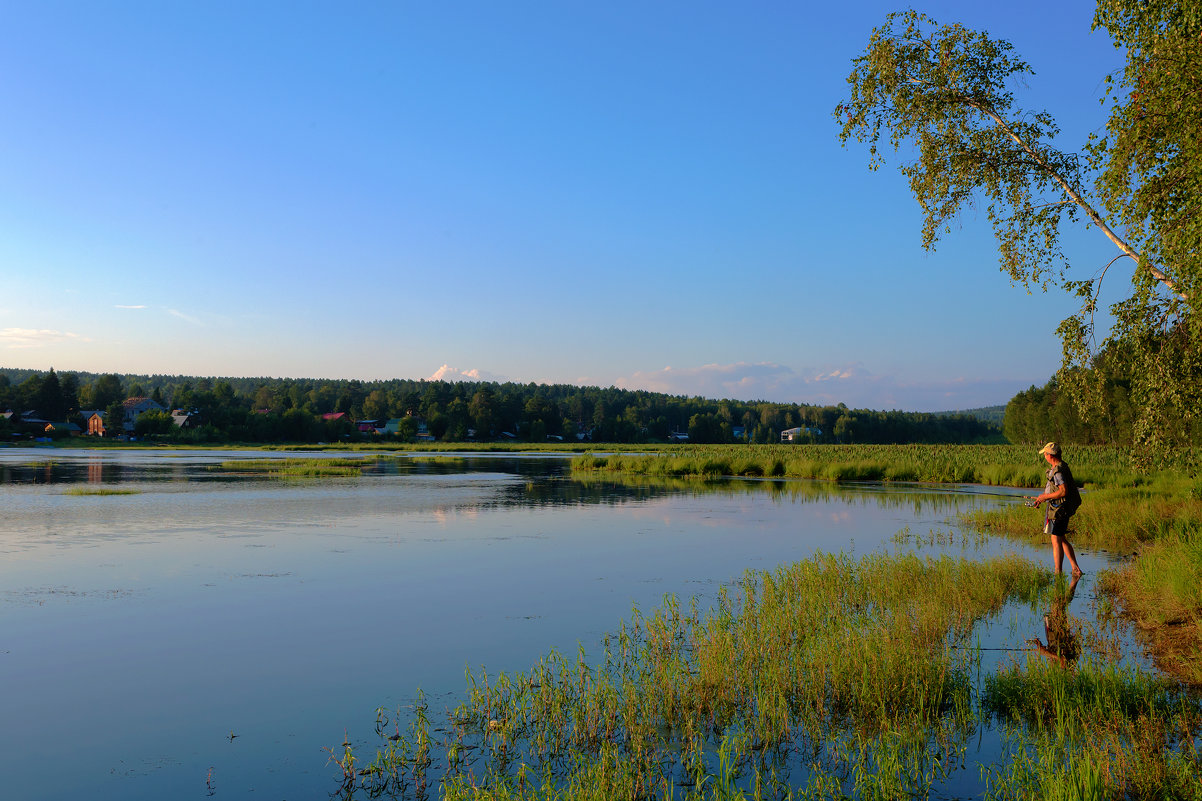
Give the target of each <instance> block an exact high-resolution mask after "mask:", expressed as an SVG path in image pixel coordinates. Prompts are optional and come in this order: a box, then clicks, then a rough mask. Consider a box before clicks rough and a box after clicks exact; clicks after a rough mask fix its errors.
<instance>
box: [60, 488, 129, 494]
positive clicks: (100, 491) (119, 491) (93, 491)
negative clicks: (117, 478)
mask: <svg viewBox="0 0 1202 801" xmlns="http://www.w3.org/2000/svg"><path fill="white" fill-rule="evenodd" d="M141 492H142V491H141V490H135V489H112V488H111V487H71V488H70V489H67V490H64V491H63V494H64V495H98V496H107V495H140V494H141Z"/></svg>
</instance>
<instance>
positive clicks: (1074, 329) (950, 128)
mask: <svg viewBox="0 0 1202 801" xmlns="http://www.w3.org/2000/svg"><path fill="white" fill-rule="evenodd" d="M1197 5H1198V3H1197V0H1188V1H1187V2H1180V3H1174V2H1164V3H1156V2H1142V1H1141V0H1102V2H1101V3H1099V7H1098V11H1097V16H1096V19H1095V27H1103V28H1105V29H1107V30H1108V31H1109V32H1110V33H1111V35H1112V38H1113V39H1114V42H1115V45H1116V47H1121V48H1124V49H1125V53H1126V58H1127V64H1126V68H1125V69H1124V70H1123V71H1122V73H1121V74H1119V75H1117V76H1107V77H1106V85H1107V87H1108V89H1107V98H1106V99H1108V100H1109V101H1110V104H1111V116H1110V119H1109V123H1108V124H1107V126H1106V134H1105V135H1104V136H1095V137H1092V138H1091V139H1090V140H1089V141H1087V142H1085V143H1083V145H1082V147H1081V148H1080V149H1079V151H1065V150H1061V149H1059V148H1058V147H1057V146H1056V145H1055V144H1054V140H1055V138H1056V136H1057V134H1058V133H1059V129H1058V127H1057V125H1056V122H1055V120H1054V118H1053V117H1052V115H1050V114H1049V113H1047V112H1046V111H1035V110H1029V109H1024V108H1022V107H1020V106H1018V105H1016V103H1015V98H1014V94H1013V91H1012V87H1014V86H1016V85H1018V84H1020V83H1021V80H1022V78H1023V77H1024V76H1026V75H1029V74H1033V70H1032V69H1031V67H1030V65H1029V64H1028V63H1027V62H1025V61H1023V60H1022V59H1021V58H1019V57H1018V55H1017V54H1016V53H1015V52H1014V48H1013V46H1012V45H1011V44H1010V43H1009V42H1006V41H1004V40H1000V39H994V38H991V37H990V36H989V35H988V34H987V33H984V32H979V31H973V30H970V29H968V28H965V27H963V26H961V25H956V24H952V25H939V24H938V23H936V22H935V21H934V20H932V19H930V18H929V17H927V16H925V15H923V14H920V13H918V12H915V11H908V12H904V13H897V14H891V15H889V16H888V17H887V18H886V19H885V23H884V24H883V25H882V26H881V27H879V28H877V29H876V30H874V31H873V32H872V35H871V37H870V39H869V43H868V48H867V49H866V50H865V52H864V54H863V55H861V56H859V57H858V58H856V59H854V60H853V62H852V63H853V70H852V73H851V74H850V75H849V76H848V79H847V80H848V85H849V87H850V94H849V96H848V98H847V99H846V100H845V101H844V102H842V103H840V104H839V105H838V106H837V107H836V109H835V117H836V119H837V120H838V122H839V124H840V125H841V126H842V130H841V132H840V139H841V140H842V141H843V142H844V144H846V143H847V142H848V141H849V140H855V141H857V142H860V143H863V144H866V145H867V146H868V154H869V166H870V168H871V169H874V170H875V169H878V168H879V167H880V166H882V165H883V164H884V163H885V157H886V155H893V154H903V155H904V156H906V157H907V158H908V159H909V160H908V161H904V162H903V163H902V164H901V166H900V171H901V173H902V174H903V175H904V176H905V177H906V179H907V180H908V181H909V184H910V189H911V190H912V191H913V193H914V196H915V198H916V199H917V201H918V203H919V205H920V207H921V208H922V211H923V225H922V230H921V241H922V245H923V247H925V248H927V249H933V248H934V247H935V245H936V243H937V242H938V240H939V238H940V236H942V235H943V234H945V233H947V232H949V231H950V225H951V222H952V220H953V219H954V218H955V217H956V216H957V214H958V213H959V212H960V210H961V209H962V208H963V207H964V206H966V205H975V204H979V205H981V206H983V207H984V210H985V213H986V216H987V217H988V220H989V222H990V224H991V225H992V227H993V231H994V234H995V236H996V238H997V242H998V256H999V261H1000V264H1001V269H1002V271H1003V272H1004V273H1006V274H1007V275H1008V276H1009V277H1010V278H1011V280H1013V281H1014V282H1016V283H1018V284H1020V285H1023V286H1025V287H1026V288H1027V289H1028V290H1030V289H1040V290H1044V291H1046V290H1048V289H1049V288H1056V289H1059V290H1063V291H1065V292H1068V293H1070V294H1072V295H1074V296H1076V297H1078V298H1079V299H1080V304H1081V305H1080V308H1079V311H1078V312H1077V313H1076V314H1074V315H1072V316H1070V317H1069V318H1067V319H1065V320H1063V321H1062V322H1061V323H1060V325H1059V327H1058V328H1057V332H1058V334H1059V335H1060V337H1061V340H1062V342H1063V348H1064V351H1063V352H1064V357H1063V362H1062V366H1061V371H1060V375H1059V379H1060V382H1061V384H1062V385H1063V386H1064V387H1065V388H1066V389H1068V390H1069V391H1070V392H1072V394H1073V395H1074V397H1075V398H1076V400H1077V402H1078V404H1079V406H1080V407H1081V411H1082V414H1083V415H1085V416H1089V415H1090V414H1093V413H1096V412H1097V411H1098V405H1099V398H1100V397H1101V394H1102V393H1101V392H1100V390H1099V387H1098V385H1097V382H1098V381H1100V380H1101V377H1100V376H1101V373H1100V372H1099V371H1089V370H1087V369H1085V368H1087V367H1088V366H1089V364H1090V361H1091V358H1092V357H1093V355H1094V353H1095V352H1096V350H1097V349H1098V348H1099V347H1101V346H1104V345H1106V344H1108V343H1111V342H1115V341H1118V340H1123V341H1124V343H1125V345H1126V346H1127V347H1126V352H1130V353H1131V354H1132V359H1131V363H1130V364H1129V365H1127V369H1128V371H1129V373H1130V375H1129V378H1130V380H1131V381H1132V388H1133V399H1137V400H1138V401H1139V402H1140V409H1141V417H1140V419H1139V420H1138V421H1137V423H1136V426H1135V429H1136V435H1137V438H1138V439H1140V440H1141V441H1143V442H1147V443H1151V444H1158V443H1159V444H1167V443H1172V442H1180V441H1183V440H1185V441H1188V440H1191V439H1193V438H1194V436H1195V435H1196V433H1197V431H1196V430H1195V429H1196V426H1197V421H1198V418H1199V413H1200V411H1202V410H1200V409H1199V405H1200V400H1202V395H1200V394H1199V391H1200V390H1199V384H1202V372H1200V371H1199V366H1200V364H1202V361H1200V358H1199V357H1200V354H1202V324H1200V322H1199V315H1198V314H1197V313H1196V311H1197V309H1196V298H1197V292H1198V282H1199V275H1200V274H1202V248H1200V247H1199V244H1200V240H1202V222H1200V220H1202V217H1200V215H1199V214H1198V211H1199V209H1198V199H1199V196H1200V192H1199V189H1200V187H1199V180H1200V176H1202V160H1200V159H1199V157H1198V152H1199V144H1198V141H1197V140H1198V132H1199V131H1202V114H1200V110H1199V107H1200V104H1202V76H1200V72H1202V70H1200V68H1199V65H1202V58H1200V56H1202V39H1200V38H1199V32H1200V30H1202V27H1200V25H1199V14H1198V11H1197ZM1099 77H1102V76H1099ZM1099 124H1101V119H1100V120H1099ZM1067 225H1087V226H1090V227H1092V228H1093V229H1096V230H1097V231H1098V232H1099V234H1100V235H1101V236H1104V237H1105V238H1106V239H1108V240H1109V241H1110V243H1111V244H1112V245H1113V246H1114V248H1115V256H1114V259H1113V260H1111V261H1110V262H1109V263H1107V264H1097V265H1088V266H1087V267H1085V268H1084V270H1081V269H1078V270H1071V269H1070V262H1069V259H1068V258H1067V256H1066V254H1065V252H1064V250H1063V247H1062V244H1061V237H1060V234H1061V230H1062V229H1063V228H1064V227H1065V226H1067ZM1116 261H1126V262H1128V263H1129V264H1130V265H1131V271H1130V272H1131V275H1132V279H1131V281H1130V285H1129V286H1125V287H1124V288H1122V289H1121V291H1120V293H1119V294H1121V295H1122V296H1123V297H1122V299H1121V300H1119V301H1118V302H1117V303H1115V304H1113V305H1112V306H1111V309H1112V312H1113V313H1114V315H1115V319H1116V325H1115V326H1114V328H1113V329H1112V330H1111V331H1110V332H1109V336H1108V338H1107V339H1106V341H1105V342H1103V343H1101V345H1099V344H1098V342H1097V333H1098V332H1096V331H1095V326H1094V317H1095V313H1096V311H1097V308H1098V306H1097V304H1098V298H1099V293H1100V291H1101V289H1102V286H1103V284H1104V281H1105V278H1106V275H1107V273H1108V271H1109V270H1110V268H1111V266H1112V265H1113V264H1114V263H1115V262H1116ZM1113 283H1114V282H1113V281H1112V282H1111V284H1112V285H1113ZM1107 289H1108V292H1109V291H1112V290H1111V287H1107Z"/></svg>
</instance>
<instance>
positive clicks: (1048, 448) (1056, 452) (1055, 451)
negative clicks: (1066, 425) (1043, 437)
mask: <svg viewBox="0 0 1202 801" xmlns="http://www.w3.org/2000/svg"><path fill="white" fill-rule="evenodd" d="M1045 453H1050V454H1051V455H1052V456H1055V457H1056V458H1057V459H1059V458H1060V446H1059V445H1057V444H1056V443H1055V442H1049V443H1048V444H1047V445H1044V446H1043V447H1042V448H1040V449H1039V455H1040V456H1043V455H1044V454H1045Z"/></svg>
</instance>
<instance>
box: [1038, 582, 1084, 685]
mask: <svg viewBox="0 0 1202 801" xmlns="http://www.w3.org/2000/svg"><path fill="white" fill-rule="evenodd" d="M1080 580H1081V577H1080V576H1079V575H1078V576H1073V578H1072V581H1070V582H1069V584H1068V586H1067V587H1065V586H1064V583H1063V578H1058V580H1057V582H1056V585H1055V586H1054V587H1053V589H1052V593H1051V605H1050V606H1049V608H1048V611H1047V614H1045V615H1044V616H1043V636H1044V640H1040V639H1039V638H1038V637H1033V638H1031V639H1029V640H1027V643H1028V644H1029V645H1031V646H1033V647H1034V648H1035V650H1036V651H1037V652H1038V653H1039V654H1040V655H1042V656H1044V657H1046V658H1047V659H1048V660H1049V661H1051V662H1054V663H1056V664H1058V665H1060V666H1061V667H1068V666H1069V665H1071V664H1072V663H1074V662H1076V661H1077V657H1078V656H1080V655H1081V636H1080V633H1079V632H1080V628H1081V623H1080V621H1078V620H1076V619H1075V618H1074V617H1073V616H1072V615H1070V614H1069V613H1068V605H1069V604H1071V603H1072V602H1073V597H1074V595H1076V592H1077V582H1078V581H1080Z"/></svg>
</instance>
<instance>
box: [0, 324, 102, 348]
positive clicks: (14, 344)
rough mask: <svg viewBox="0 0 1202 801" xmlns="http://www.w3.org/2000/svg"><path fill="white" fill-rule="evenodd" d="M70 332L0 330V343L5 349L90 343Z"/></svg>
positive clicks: (45, 329)
mask: <svg viewBox="0 0 1202 801" xmlns="http://www.w3.org/2000/svg"><path fill="white" fill-rule="evenodd" d="M91 341H92V340H91V339H89V338H88V337H85V336H82V335H80V334H75V333H72V332H70V331H55V330H53V329H49V328H0V343H3V344H4V346H5V347H7V348H40V347H44V346H46V345H53V344H55V343H57V342H91Z"/></svg>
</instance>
